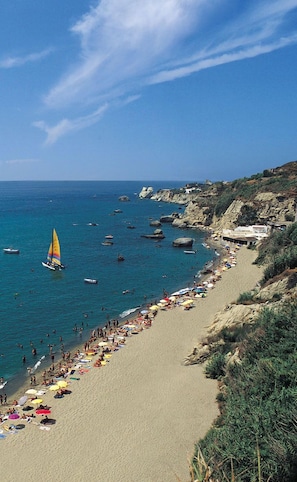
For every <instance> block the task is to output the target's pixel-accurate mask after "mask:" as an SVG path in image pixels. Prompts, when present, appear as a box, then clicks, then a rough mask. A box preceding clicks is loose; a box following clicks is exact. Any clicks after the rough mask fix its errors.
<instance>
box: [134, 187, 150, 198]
mask: <svg viewBox="0 0 297 482" xmlns="http://www.w3.org/2000/svg"><path fill="white" fill-rule="evenodd" d="M153 192H154V190H153V188H152V187H143V188H142V189H141V191H140V193H139V194H138V197H139V198H140V199H150V198H151V197H152V195H153Z"/></svg>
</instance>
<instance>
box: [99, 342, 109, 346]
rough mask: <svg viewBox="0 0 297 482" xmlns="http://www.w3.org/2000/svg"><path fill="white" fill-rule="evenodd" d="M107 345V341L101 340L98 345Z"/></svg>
mask: <svg viewBox="0 0 297 482" xmlns="http://www.w3.org/2000/svg"><path fill="white" fill-rule="evenodd" d="M107 345H108V343H107V341H100V342H99V343H98V346H107Z"/></svg>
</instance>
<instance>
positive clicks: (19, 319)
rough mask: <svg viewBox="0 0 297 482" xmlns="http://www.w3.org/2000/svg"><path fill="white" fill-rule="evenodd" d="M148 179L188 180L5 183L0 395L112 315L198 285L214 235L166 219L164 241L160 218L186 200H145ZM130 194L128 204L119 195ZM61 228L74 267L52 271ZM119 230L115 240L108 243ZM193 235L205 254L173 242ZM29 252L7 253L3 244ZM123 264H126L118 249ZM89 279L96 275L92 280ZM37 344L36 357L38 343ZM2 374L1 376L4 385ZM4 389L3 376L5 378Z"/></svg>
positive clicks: (0, 211)
mask: <svg viewBox="0 0 297 482" xmlns="http://www.w3.org/2000/svg"><path fill="white" fill-rule="evenodd" d="M143 186H152V187H153V190H154V192H156V191H158V190H159V189H165V188H168V189H173V188H179V187H181V186H182V185H181V183H178V182H176V181H158V182H157V181H151V182H149V181H145V182H143V181H81V182H80V181H59V182H56V181H51V182H46V181H37V182H36V181H34V182H31V181H26V182H25V181H24V182H0V223H1V224H0V226H1V228H0V248H1V251H2V252H0V270H1V276H0V330H1V336H0V377H1V379H3V380H4V381H6V382H7V384H6V385H5V386H4V387H3V388H1V389H0V393H4V392H5V393H6V394H7V395H8V396H9V394H10V393H15V391H16V390H17V389H18V387H20V386H22V385H23V384H24V383H25V381H26V377H27V378H28V376H29V370H28V369H31V370H32V372H33V373H34V372H35V371H36V373H38V371H39V370H43V369H44V368H45V367H46V366H48V365H49V364H50V363H51V358H50V349H51V350H52V351H53V353H54V354H55V356H56V359H57V358H58V357H61V353H62V350H64V351H68V350H69V351H71V350H72V349H74V347H76V346H78V345H79V344H80V343H83V342H84V341H85V340H86V339H88V338H89V336H90V333H91V331H92V330H93V329H95V328H97V327H104V326H106V324H107V323H108V321H110V320H112V321H113V320H119V322H121V321H123V320H125V319H126V317H127V316H129V315H130V316H132V314H133V313H134V312H138V311H139V310H141V309H144V308H145V307H146V306H147V304H148V303H150V302H155V301H159V300H160V299H161V298H163V296H164V293H168V294H171V293H173V292H174V291H176V290H178V289H181V288H184V287H187V286H192V285H193V281H194V280H195V278H197V277H199V273H200V271H201V269H202V268H203V266H204V265H205V264H206V263H208V262H209V261H210V260H211V259H214V257H215V252H214V251H213V250H212V249H207V248H206V247H205V246H203V244H202V243H203V241H204V238H205V233H204V232H202V231H199V230H196V229H195V230H192V229H187V230H182V229H177V228H174V227H173V226H172V225H171V224H170V223H164V224H162V227H161V229H162V230H163V233H164V235H165V238H164V239H163V240H161V241H157V242H156V241H155V240H152V239H146V238H143V237H142V235H144V234H152V233H153V231H154V229H155V228H154V227H152V226H150V222H151V221H152V220H159V219H160V217H161V216H163V215H170V214H172V213H173V212H178V213H182V212H183V211H184V207H182V206H180V205H175V204H170V203H164V202H156V201H153V200H150V199H140V198H139V196H138V195H139V193H140V191H141V189H142V187H143ZM121 196H127V197H128V198H129V201H125V202H124V201H120V200H119V198H120V197H121ZM53 228H55V229H56V231H57V233H58V236H59V240H60V245H61V259H62V263H63V264H64V265H65V266H66V268H65V269H64V270H62V271H57V272H56V271H51V270H48V269H46V268H44V267H43V266H42V264H41V263H42V261H46V256H47V251H48V248H49V244H50V241H51V235H52V229H53ZM106 236H113V238H112V242H113V244H112V245H104V244H102V243H104V242H105V241H106ZM183 236H187V237H192V238H193V239H194V244H193V249H194V250H196V254H185V253H184V250H183V249H182V248H176V247H173V246H172V242H173V240H174V239H176V238H178V237H183ZM7 247H13V248H16V249H19V250H20V253H19V255H13V254H5V253H4V252H3V249H4V248H7ZM119 254H120V255H122V256H123V257H124V261H121V262H119V261H118V255H119ZM84 278H91V279H97V280H98V284H86V283H85V282H84ZM33 349H35V350H36V353H37V354H36V355H33V354H32V350H33ZM3 380H2V382H3ZM0 386H1V382H0Z"/></svg>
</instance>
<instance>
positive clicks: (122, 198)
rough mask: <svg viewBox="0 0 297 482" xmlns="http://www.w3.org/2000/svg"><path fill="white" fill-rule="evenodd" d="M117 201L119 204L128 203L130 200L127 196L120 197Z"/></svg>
mask: <svg viewBox="0 0 297 482" xmlns="http://www.w3.org/2000/svg"><path fill="white" fill-rule="evenodd" d="M119 201H121V202H128V201H130V198H129V197H128V196H120V197H119Z"/></svg>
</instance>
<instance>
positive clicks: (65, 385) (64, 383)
mask: <svg viewBox="0 0 297 482" xmlns="http://www.w3.org/2000/svg"><path fill="white" fill-rule="evenodd" d="M57 385H58V386H59V387H60V388H65V387H67V385H68V383H67V382H65V380H59V381H58V382H57Z"/></svg>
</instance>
